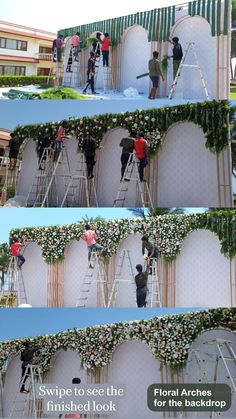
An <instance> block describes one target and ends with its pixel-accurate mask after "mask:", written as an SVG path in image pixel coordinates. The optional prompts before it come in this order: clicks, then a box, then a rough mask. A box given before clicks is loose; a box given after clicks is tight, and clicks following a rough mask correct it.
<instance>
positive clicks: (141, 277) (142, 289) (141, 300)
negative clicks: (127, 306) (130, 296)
mask: <svg viewBox="0 0 236 419" xmlns="http://www.w3.org/2000/svg"><path fill="white" fill-rule="evenodd" d="M136 270H137V272H138V274H137V275H136V276H135V283H136V298H137V306H138V307H146V305H147V302H146V298H147V292H148V287H147V281H148V272H147V270H146V271H145V272H143V267H142V265H137V266H136Z"/></svg>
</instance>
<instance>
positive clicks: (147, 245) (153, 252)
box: [141, 236, 158, 275]
mask: <svg viewBox="0 0 236 419" xmlns="http://www.w3.org/2000/svg"><path fill="white" fill-rule="evenodd" d="M141 240H142V255H143V256H144V257H145V259H146V260H147V268H148V273H149V275H151V274H152V263H153V260H154V259H156V260H157V258H158V246H157V245H156V244H154V243H152V242H151V241H150V240H149V238H148V236H143V237H142V238H141ZM146 250H147V252H148V254H147V257H146V255H145V251H146Z"/></svg>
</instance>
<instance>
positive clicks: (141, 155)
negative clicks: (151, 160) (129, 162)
mask: <svg viewBox="0 0 236 419" xmlns="http://www.w3.org/2000/svg"><path fill="white" fill-rule="evenodd" d="M134 149H135V152H136V156H137V158H138V159H139V179H140V182H145V179H144V177H143V176H144V168H145V167H146V166H147V164H148V161H147V156H148V142H147V140H145V138H144V133H143V132H142V131H139V132H138V134H137V139H136V140H135V142H134Z"/></svg>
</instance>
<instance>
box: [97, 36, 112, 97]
mask: <svg viewBox="0 0 236 419" xmlns="http://www.w3.org/2000/svg"><path fill="white" fill-rule="evenodd" d="M98 44H99V42H97V46H96V49H95V54H96V53H97V48H98ZM101 45H102V44H100V48H101ZM100 72H101V73H102V84H103V93H108V92H109V91H114V83H113V77H112V72H111V66H109V67H103V60H102V50H101V53H100V56H99V57H96V60H95V76H94V83H95V88H96V83H97V79H98V74H99V73H100Z"/></svg>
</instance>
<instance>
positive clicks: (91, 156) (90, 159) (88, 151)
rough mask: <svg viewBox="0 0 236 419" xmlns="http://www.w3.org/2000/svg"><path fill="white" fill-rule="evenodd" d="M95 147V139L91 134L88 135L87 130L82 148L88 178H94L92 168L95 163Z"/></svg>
mask: <svg viewBox="0 0 236 419" xmlns="http://www.w3.org/2000/svg"><path fill="white" fill-rule="evenodd" d="M96 148H97V146H96V140H95V139H94V138H93V137H92V136H91V135H89V132H87V134H86V137H85V138H84V139H83V143H82V150H83V153H84V156H85V161H86V166H87V178H88V179H93V178H94V174H93V168H94V166H95V164H96V160H95V155H96Z"/></svg>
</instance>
